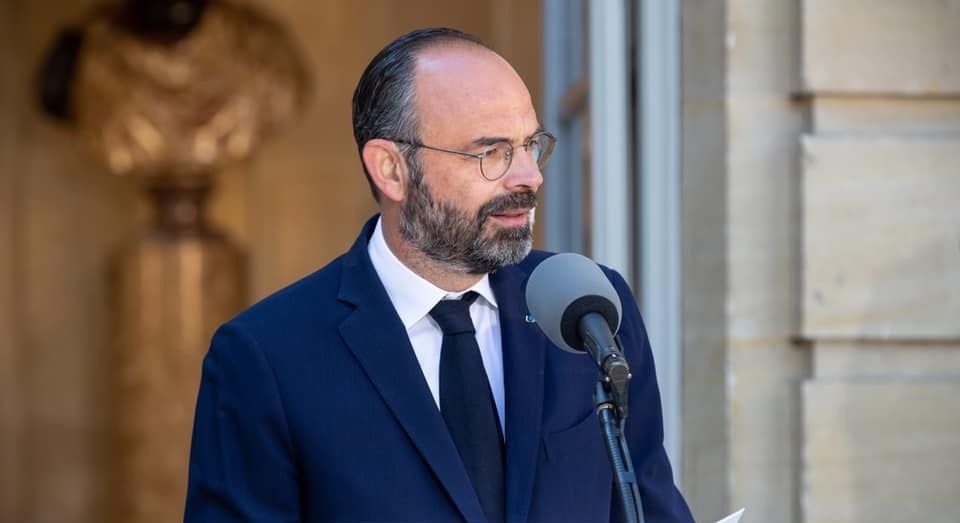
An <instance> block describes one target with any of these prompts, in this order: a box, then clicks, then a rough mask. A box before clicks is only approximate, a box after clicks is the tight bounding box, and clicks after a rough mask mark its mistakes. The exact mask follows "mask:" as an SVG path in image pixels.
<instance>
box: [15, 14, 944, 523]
mask: <svg viewBox="0 0 960 523" xmlns="http://www.w3.org/2000/svg"><path fill="white" fill-rule="evenodd" d="M114 4H116V5H120V4H124V5H125V6H126V7H127V8H130V6H132V5H134V4H137V5H139V6H140V7H144V6H147V7H151V6H152V7H157V8H158V9H160V12H161V14H162V13H168V14H169V13H173V15H172V18H171V19H170V20H173V22H175V23H173V24H172V26H171V27H168V28H166V29H162V28H161V29H162V30H161V29H157V28H156V27H155V26H152V25H150V24H146V25H145V22H143V21H144V20H148V21H149V20H155V18H150V17H147V18H143V19H142V18H137V17H136V16H134V17H133V18H130V17H129V16H119V15H117V16H113V15H109V13H110V11H109V9H106V8H102V6H104V5H108V6H109V5H112V4H105V3H104V2H103V1H102V0H71V1H67V0H33V1H29V2H28V1H26V0H0V115H3V117H2V118H0V521H3V522H11V523H15V522H16V523H41V522H43V523H46V522H51V523H53V522H65V521H69V522H78V523H86V522H90V523H94V522H101V521H128V522H148V521H149V522H154V521H157V522H159V521H176V520H177V519H178V517H179V516H177V514H179V512H180V509H181V507H182V502H183V500H182V488H183V484H184V481H185V473H186V472H185V470H186V468H185V467H186V465H185V463H186V449H187V448H188V440H189V430H188V429H189V425H190V423H191V416H192V411H191V409H192V401H193V398H194V397H195V394H196V385H197V382H198V380H199V370H200V369H199V361H200V358H202V355H203V352H204V350H205V343H206V340H207V339H208V338H209V336H210V334H211V333H212V329H213V328H214V327H215V325H216V324H218V323H219V322H221V321H223V320H225V319H226V318H228V317H229V316H230V315H232V314H233V313H235V312H237V311H238V310H239V309H240V308H242V307H243V306H245V305H247V304H249V303H252V302H254V301H256V300H258V299H260V298H262V297H264V296H266V295H267V294H269V293H270V292H272V291H273V290H276V289H278V288H279V287H281V286H283V285H285V284H287V283H289V282H292V281H294V280H296V279H298V278H300V277H301V276H303V275H305V274H307V273H309V272H311V271H313V270H315V269H316V268H319V267H321V266H322V265H324V264H325V263H327V262H328V261H330V260H331V259H332V258H334V257H335V256H336V255H338V254H339V253H341V252H343V251H344V250H345V249H346V248H348V247H349V245H350V244H351V243H352V241H353V240H354V238H355V236H356V234H357V231H358V230H359V227H360V226H361V224H362V223H363V222H364V221H365V220H366V219H367V218H368V217H369V216H370V215H371V214H372V213H373V212H374V211H375V205H374V202H373V199H372V198H371V197H370V194H369V189H368V187H367V184H366V181H365V179H364V177H363V174H362V171H361V169H360V165H359V160H358V157H357V153H356V148H355V144H354V142H353V136H352V128H351V117H350V98H351V95H352V92H353V88H354V86H355V84H356V82H357V80H358V78H359V76H360V74H361V72H362V70H363V68H364V67H365V66H366V64H367V62H368V61H369V60H370V59H371V58H372V57H373V55H374V54H375V53H376V52H377V51H378V50H379V49H380V48H381V47H383V45H385V44H386V43H387V42H388V41H390V40H391V39H393V38H394V37H396V36H398V35H400V34H402V33H404V32H406V31H408V30H411V29H414V28H418V27H425V26H434V25H446V26H452V27H456V28H459V29H462V30H465V31H468V32H472V33H474V34H476V35H478V36H480V37H481V38H483V39H484V40H485V41H486V42H488V43H489V44H490V45H491V46H492V47H494V48H495V49H497V50H498V51H499V52H500V53H501V54H502V55H503V56H504V57H505V58H507V59H508V60H509V61H510V62H511V63H512V64H513V65H514V66H515V68H516V69H517V70H518V72H519V73H520V75H521V76H522V77H523V78H524V79H525V80H526V82H527V85H528V86H529V88H530V90H531V93H532V95H533V97H534V101H535V104H536V105H537V108H538V111H539V114H540V117H541V120H542V121H543V122H544V124H545V127H546V128H547V129H549V130H551V131H553V132H554V134H556V135H557V136H558V138H559V143H558V148H557V151H556V152H555V158H554V159H553V160H552V162H551V165H550V166H549V167H548V172H547V173H546V183H545V185H544V189H543V199H542V204H541V205H540V208H539V212H538V216H537V217H538V222H537V227H538V230H537V238H538V240H537V243H538V247H540V248H547V249H551V250H560V251H579V252H583V253H586V254H588V255H590V256H592V257H594V258H595V259H597V260H598V261H600V262H603V263H606V264H609V265H611V266H613V267H615V268H617V269H619V270H620V271H621V272H622V273H623V274H624V275H625V276H626V277H627V279H628V280H629V281H630V283H631V285H632V286H633V289H634V291H635V293H636V294H637V296H638V301H639V302H640V304H641V308H642V309H643V313H644V317H645V319H646V321H647V323H648V327H649V330H650V335H651V339H652V343H653V346H654V349H655V356H656V359H657V370H658V375H659V380H660V385H661V392H662V395H663V403H664V417H665V418H664V419H665V424H666V440H665V444H666V446H667V449H668V452H669V453H670V455H671V458H672V460H673V464H674V469H675V472H676V475H677V482H678V484H679V485H680V486H681V488H682V490H683V492H684V493H685V495H686V497H687V500H688V502H689V503H690V505H691V508H692V509H693V511H694V514H695V516H696V517H697V519H698V520H699V521H706V522H709V521H714V520H716V519H718V518H719V517H720V516H722V515H724V514H726V513H728V512H730V511H731V510H732V509H734V508H739V507H741V506H746V507H747V513H746V515H745V516H744V519H743V521H745V522H767V523H801V522H804V523H827V522H838V523H839V522H851V523H852V522H864V523H866V522H870V523H883V522H890V523H893V522H907V521H925V522H956V521H958V519H960V496H958V495H957V494H958V493H960V459H958V458H957V456H958V455H960V401H958V398H960V204H958V202H960V53H958V52H957V50H958V49H960V2H957V1H956V0H912V1H907V0H726V1H721V0H716V1H707V0H700V1H695V0H633V1H628V0H607V1H601V0H597V1H593V2H591V1H589V0H540V1H535V0H529V1H526V0H525V1H510V0H472V1H469V2H467V1H459V0H458V1H452V0H448V1H444V2H435V1H429V0H408V1H405V2H393V1H389V0H354V1H351V2H345V1H333V0H327V1H317V0H273V1H271V2H267V1H265V0H256V1H254V0H247V1H246V2H245V3H243V4H233V3H232V4H227V3H226V2H218V1H216V0H208V1H203V2H191V1H188V0H181V1H180V2H176V1H167V2H164V1H156V2H149V1H143V2H137V1H131V2H126V3H124V2H114ZM178 5H179V7H178ZM184 5H187V7H184ZM224 5H245V6H249V7H250V8H252V11H244V12H250V13H256V16H253V15H251V16H247V17H246V18H244V17H240V18H237V19H238V20H241V22H242V23H241V22H238V23H236V24H235V25H230V23H227V22H223V23H222V24H221V25H215V24H213V22H211V20H220V21H222V20H228V21H229V20H231V19H230V18H229V17H226V18H223V17H221V18H217V17H215V16H214V14H211V13H218V12H221V11H217V9H221V8H222V7H223V6H224ZM158 6H159V7H158ZM190 6H192V8H193V10H191V7H190ZM105 9H106V10H105ZM164 9H166V10H167V11H163V10H164ZM148 11H149V10H148ZM122 12H123V13H128V14H129V13H130V12H140V11H129V12H128V11H122ZM145 12H147V11H145ZM151 12H152V11H151ZM105 13H106V14H105ZM108 15H109V16H108ZM193 15H196V16H193ZM151 16H152V15H151ZM244 16H246V15H244ZM106 19H109V20H111V23H114V24H119V25H122V26H123V27H124V30H123V31H121V32H120V33H117V34H112V33H110V34H107V33H104V30H103V27H113V26H104V25H103V24H102V21H103V20H106ZM160 19H164V18H163V16H160ZM138 21H139V22H138ZM231 23H232V22H231ZM98 24H100V25H98ZM70 28H72V29H73V30H74V32H73V33H68V36H69V35H74V36H76V35H81V36H82V37H83V39H82V41H83V44H82V45H79V46H73V47H71V46H70V45H66V46H62V45H58V44H57V42H58V41H59V42H60V43H61V44H62V43H63V42H64V40H63V39H62V38H60V35H63V34H64V33H63V31H64V30H65V29H70ZM98 31H99V32H98ZM217 31H220V32H217ZM231 31H232V32H231ZM223 34H227V35H231V36H230V38H226V37H221V36H218V35H223ZM105 35H106V36H105ZM118 35H119V36H118ZM209 35H212V36H209ZM58 38H60V39H59V40H58ZM98 38H99V40H98ZM231 38H232V39H231ZM111 39H113V40H111ZM66 41H67V42H68V43H69V42H70V41H71V40H70V38H67V40H66ZM55 49H56V50H59V52H54V50H55ZM71 49H72V50H71ZM264 50H267V51H269V52H267V51H264ZM97 53H99V54H97ZM118 56H119V58H118ZM71 57H72V58H71ZM264 57H267V58H264ZM277 57H279V58H277ZM98 60H99V61H98ZM124 60H127V61H124ZM51 64H53V66H52V65H51ZM57 64H60V65H59V66H57ZM63 64H74V66H63ZM104 64H107V65H108V66H109V67H107V66H105V65H104ZM137 64H140V66H142V67H139V68H138V67H135V65H137ZM245 64H253V65H252V66H250V67H249V68H248V69H245V68H244V67H246V65H245ZM277 64H280V65H277ZM105 71H106V72H105ZM184 71H187V72H184ZM188 73H189V74H188ZM143 75H147V76H148V77H149V78H150V80H149V81H148V80H144V79H143ZM150 75H155V76H150ZM178 75H179V76H178ZM191 75H194V76H191ZM231 75H233V76H231ZM104 78H109V79H110V81H106V80H103V79H104ZM176 78H181V80H182V79H183V78H187V79H188V80H189V81H181V82H180V83H177V82H176V81H174V80H175V79H176ZM218 78H219V79H221V80H222V79H224V78H239V79H240V80H239V81H232V80H231V81H229V82H228V81H220V82H217V81H215V80H217V79H218ZM98 79H100V80H98ZM124 79H127V80H124ZM211 79H212V80H211ZM125 82H129V83H125ZM165 82H166V83H165ZM58 85H59V86H61V90H60V91H58V90H57V89H55V87H56V86H58ZM198 85H200V86H208V85H209V86H210V87H209V89H207V88H206V87H204V89H201V90H200V94H197V93H196V92H194V91H191V90H190V89H191V88H193V87H196V86H198ZM157 86H159V87H157ZM41 93H43V96H42V97H41ZM58 93H59V95H58ZM64 93H65V94H64ZM143 93H147V94H143ZM158 93H159V94H158ZM183 93H187V94H183ZM204 96H206V97H207V98H204ZM198 97H199V98H198ZM40 99H43V100H44V101H45V105H42V104H41V103H40V101H39V100H40ZM198 99H199V100H201V102H202V103H200V102H197V100H198ZM58 100H59V101H60V102H61V103H60V105H58V103H57V101H58ZM127 100H130V102H129V103H127V102H126V101H127ZM233 100H241V102H242V103H238V104H234V105H231V104H232V102H231V101H233ZM274 102H276V103H274ZM191 104H192V105H191ZM271 104H273V105H271ZM214 106H215V107H214ZM211 107H214V108H215V109H217V110H213V109H211ZM118 108H119V109H118ZM187 108H189V111H187ZM264 108H266V109H264ZM58 109H59V110H58ZM220 109H223V110H222V111H220ZM178 111H180V112H183V113H184V114H185V116H183V115H181V116H182V118H180V119H175V118H173V117H171V116H169V115H171V114H176V115H180V113H179V112H178ZM191 111H192V112H191ZM218 111H219V112H218ZM258 111H259V112H258ZM58 114H59V116H56V115H58ZM219 114H223V115H226V116H224V117H223V118H221V119H217V118H214V116H216V115H219ZM130 115H134V116H130ZM144 115H146V116H144ZM231 115H232V116H231ZM237 115H239V116H237ZM251 115H257V116H256V117H253V116H251ZM146 117H150V118H154V120H151V121H149V122H148V123H146V124H144V123H143V122H142V120H143V118H146ZM111 118H113V120H111ZM138 118H139V119H138ZM178 118H179V116H178ZM231 118H232V119H231ZM148 120H149V118H148ZM274 120H276V121H274ZM214 121H215V122H220V124H222V125H220V124H218V125H220V126H221V127H223V126H224V125H227V124H223V122H225V121H229V122H233V123H232V124H231V125H232V127H230V130H229V132H227V131H224V134H223V136H220V135H217V137H216V140H214V141H213V142H210V141H209V140H207V139H206V138H204V136H207V135H204V134H203V132H207V131H209V128H207V127H204V125H205V124H206V123H209V122H214ZM111 122H112V123H111ZM116 122H120V123H121V124H123V125H126V126H127V127H125V128H127V129H128V130H129V131H130V135H131V136H132V137H133V138H131V140H132V141H133V142H136V145H137V146H138V147H140V149H137V150H136V151H139V152H140V153H143V154H141V155H140V156H137V155H136V154H134V155H132V156H131V155H130V154H127V155H126V156H125V155H124V154H126V153H130V151H132V150H133V148H132V146H130V145H129V144H126V145H124V144H123V143H119V144H118V142H116V141H114V142H110V141H109V140H108V138H110V137H111V136H113V137H116V136H117V135H116V134H110V133H109V132H107V131H105V130H106V129H113V128H114V127H110V125H113V124H116ZM131 122H132V123H131ZM150 122H152V123H150ZM158 122H159V123H158ZM161 124H164V125H166V126H164V125H161ZM144 129H146V131H144ZM138 130H139V131H138ZM153 131H156V132H153ZM201 131H203V132H201ZM151 132H153V134H151ZM211 132H212V131H211ZM144 133H146V134H144ZM124 136H125V135H124ZM237 136H239V138H237ZM185 137H187V138H190V140H192V141H191V142H190V143H191V144H192V146H191V147H192V148H189V150H188V151H187V152H186V153H182V154H181V156H176V154H173V153H169V154H168V155H167V156H164V154H161V153H157V151H158V150H163V151H172V150H174V149H175V148H174V147H173V145H176V144H178V143H180V142H178V140H181V141H183V140H185V139H186V138H185ZM204 140H207V141H204ZM218 140H219V141H218ZM121 142H122V140H121ZM111 143H112V144H113V145H111ZM209 143H214V144H215V146H210V145H209ZM151 144H154V145H156V144H163V146H162V147H160V146H156V147H153V146H151ZM171 144H172V145H171ZM221 145H222V147H221ZM151 147H153V148H151ZM157 147H160V148H159V149H158V148H157ZM164 147H165V148H164ZM136 151H134V152H136ZM144 151H146V152H144ZM181 152H182V151H181ZM121 153H124V154H121ZM144 155H145V156H144ZM151 155H152V156H151ZM170 158H173V160H177V161H173V160H170ZM160 160H164V161H166V162H167V163H164V162H162V161H160ZM167 160H169V161H167ZM188 160H189V161H188ZM191 162H193V163H191ZM158 166H159V167H158ZM138 168H139V170H138ZM207 194H209V198H208V199H206V195H207ZM204 201H206V202H208V203H207V204H205V203H204ZM170 202H173V203H170ZM204 209H206V213H204ZM204 214H205V215H207V216H208V217H207V219H206V220H203V219H201V218H202V216H203V215H204Z"/></svg>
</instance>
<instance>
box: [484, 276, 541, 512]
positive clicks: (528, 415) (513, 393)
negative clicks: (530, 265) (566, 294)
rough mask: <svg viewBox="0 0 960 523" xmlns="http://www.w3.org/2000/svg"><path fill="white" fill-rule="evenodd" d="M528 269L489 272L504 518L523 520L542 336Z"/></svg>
mask: <svg viewBox="0 0 960 523" xmlns="http://www.w3.org/2000/svg"><path fill="white" fill-rule="evenodd" d="M526 276H527V275H526V274H525V273H524V272H523V271H521V270H520V269H519V268H517V267H507V268H504V269H501V270H499V271H497V272H495V273H494V274H491V276H490V283H491V286H492V287H493V292H494V294H496V296H497V304H498V306H499V309H500V331H501V339H502V343H503V375H504V389H505V390H504V395H505V396H506V408H507V415H506V443H507V463H506V465H507V466H506V474H507V478H506V485H507V521H508V522H511V521H516V522H520V521H526V520H527V513H528V511H529V510H530V501H531V496H532V492H533V481H534V475H535V473H536V468H537V455H538V453H539V450H540V432H541V424H542V414H543V412H542V411H543V379H544V364H545V362H544V357H545V356H544V349H545V346H546V337H545V336H544V335H543V333H542V332H541V331H540V329H539V327H538V326H537V325H536V324H534V323H528V322H527V321H526V320H525V318H526V316H527V314H528V312H527V308H526V300H525V299H524V298H523V290H522V289H523V286H524V284H525V283H526Z"/></svg>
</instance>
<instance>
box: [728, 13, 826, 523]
mask: <svg viewBox="0 0 960 523" xmlns="http://www.w3.org/2000/svg"><path fill="white" fill-rule="evenodd" d="M798 17H799V7H798V6H797V3H796V2H793V1H790V0H777V1H769V0H731V1H729V2H727V18H726V23H727V34H726V42H725V44H726V57H727V83H726V86H727V95H726V111H727V126H726V134H727V149H726V170H727V191H726V195H727V207H728V221H727V228H726V238H727V242H728V245H727V249H728V258H727V266H728V270H727V271H728V272H727V285H728V291H727V301H726V304H725V306H726V314H727V318H728V319H727V321H728V324H727V343H728V356H727V362H726V364H727V370H728V372H727V387H728V389H727V394H728V409H727V415H728V427H729V445H730V451H729V453H730V471H729V478H728V481H729V485H730V491H731V505H732V507H733V508H738V507H741V506H746V507H747V511H748V512H747V515H746V516H745V520H749V521H763V522H768V523H794V522H797V521H799V519H798V518H799V502H800V499H799V496H798V492H799V490H800V448H801V443H802V442H801V434H802V425H801V411H800V405H801V402H800V399H801V383H802V381H803V379H804V378H805V377H806V376H807V374H808V373H809V365H810V363H809V354H808V353H807V352H806V351H804V350H801V349H799V348H798V347H797V346H796V345H795V344H794V343H793V342H792V338H793V337H794V336H795V335H796V333H797V326H798V321H799V315H798V313H799V296H800V289H799V286H800V281H799V270H800V264H799V260H800V236H799V233H800V229H799V220H800V208H799V202H800V186H799V183H798V180H799V178H798V173H797V158H798V156H799V141H798V137H799V136H800V133H801V132H802V131H803V128H804V123H805V111H804V105H803V104H802V103H798V102H797V101H796V100H795V99H794V98H793V93H794V92H795V90H796V85H797V74H796V73H797V66H798V65H797V58H798V57H799V52H798V49H797V39H796V29H797V21H798Z"/></svg>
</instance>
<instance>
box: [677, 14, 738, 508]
mask: <svg viewBox="0 0 960 523" xmlns="http://www.w3.org/2000/svg"><path fill="white" fill-rule="evenodd" d="M682 8H683V10H682V13H681V16H682V27H683V28H684V30H683V32H682V34H681V38H682V41H681V49H682V57H681V66H682V67H683V70H682V86H683V87H682V89H683V91H682V93H681V94H682V96H681V100H682V106H681V124H680V128H681V132H682V145H681V153H682V155H683V156H682V159H681V162H680V163H681V165H682V169H683V172H682V194H681V200H682V202H683V205H682V213H683V214H682V218H681V222H682V226H683V230H682V232H681V238H682V241H683V244H682V256H681V258H682V263H683V267H682V269H681V273H682V274H683V291H682V292H683V295H682V300H681V301H682V303H683V312H682V318H683V327H682V329H683V347H684V348H685V350H684V353H683V358H682V360H683V373H682V374H683V388H682V393H681V396H682V402H683V403H682V410H681V416H682V418H681V426H682V431H681V432H682V437H683V441H682V454H681V457H682V460H683V462H682V463H674V464H673V466H674V469H675V470H679V471H680V472H681V473H682V474H681V477H682V484H681V488H682V490H683V493H684V496H685V497H686V499H687V503H688V504H689V505H690V509H691V510H692V511H693V515H694V517H695V518H696V520H697V521H714V520H715V519H716V518H717V517H718V516H719V515H720V514H721V513H725V512H724V511H726V510H728V508H729V502H730V492H729V489H728V485H727V483H728V466H729V460H728V434H727V431H726V430H725V429H724V427H725V426H726V423H727V415H726V410H727V409H726V405H727V395H726V391H725V386H724V380H725V376H726V373H725V368H724V366H725V360H726V354H727V316H726V314H725V312H724V304H725V303H726V300H727V279H726V274H727V242H726V236H727V234H726V221H727V212H728V211H727V201H726V199H725V198H723V197H722V196H720V195H723V194H725V193H726V192H727V179H726V173H725V171H724V169H722V168H718V166H722V165H723V164H724V162H725V158H726V133H725V126H726V113H725V110H724V101H725V93H726V85H725V79H726V50H725V49H724V45H723V43H724V39H725V37H726V20H725V13H726V7H725V5H724V2H714V1H710V0H707V1H698V2H684V3H683V5H682Z"/></svg>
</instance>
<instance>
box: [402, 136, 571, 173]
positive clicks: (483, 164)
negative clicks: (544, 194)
mask: <svg viewBox="0 0 960 523" xmlns="http://www.w3.org/2000/svg"><path fill="white" fill-rule="evenodd" d="M391 141H393V142H396V143H402V144H405V145H409V146H411V147H417V148H421V149H430V150H431V151H439V152H441V153H449V154H457V155H460V156H466V157H469V158H476V159H478V160H480V175H481V176H483V177H484V178H485V179H487V180H490V181H491V182H493V181H496V180H499V179H500V178H503V175H505V174H507V171H508V170H509V169H510V164H511V163H512V162H513V152H514V149H513V144H511V143H510V142H507V141H502V142H495V143H492V144H490V145H488V146H487V147H485V148H484V149H483V150H482V151H480V152H479V153H468V152H465V151H454V150H451V149H444V148H442V147H434V146H432V145H426V144H423V143H420V142H408V141H404V140H391ZM556 143H557V139H556V138H555V137H554V136H553V135H552V134H550V133H548V132H547V131H537V132H536V133H534V134H533V136H531V137H529V138H527V139H526V140H524V141H523V145H522V147H523V149H524V150H525V151H527V152H528V153H530V155H531V156H533V160H534V161H535V162H537V167H538V168H539V169H540V170H541V171H542V170H543V168H544V167H546V165H547V160H549V159H550V155H551V154H552V153H553V146H554V145H556Z"/></svg>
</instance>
